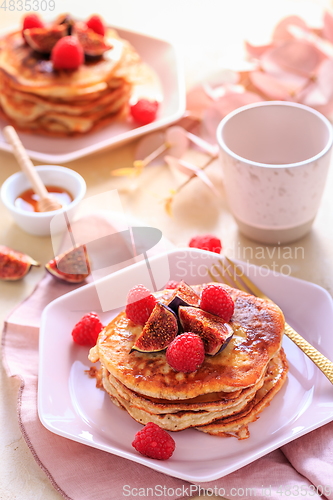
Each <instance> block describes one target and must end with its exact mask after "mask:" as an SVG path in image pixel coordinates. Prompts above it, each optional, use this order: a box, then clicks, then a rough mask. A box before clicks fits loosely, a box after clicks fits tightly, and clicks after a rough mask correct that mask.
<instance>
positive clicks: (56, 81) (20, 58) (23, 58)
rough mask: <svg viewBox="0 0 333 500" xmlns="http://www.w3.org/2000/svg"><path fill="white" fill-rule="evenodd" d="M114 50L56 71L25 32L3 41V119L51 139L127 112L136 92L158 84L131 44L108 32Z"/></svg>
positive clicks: (99, 124)
mask: <svg viewBox="0 0 333 500" xmlns="http://www.w3.org/2000/svg"><path fill="white" fill-rule="evenodd" d="M105 41H106V42H107V43H108V45H110V46H112V49H110V50H108V51H106V52H105V53H104V54H103V55H102V56H100V57H95V58H91V57H90V58H86V60H85V62H84V64H82V65H81V66H80V67H79V68H78V69H76V70H54V68H53V64H52V61H51V60H50V59H49V57H48V56H45V55H43V54H39V53H37V52H35V51H34V50H32V49H31V48H30V47H29V46H28V45H27V44H25V43H24V40H23V38H22V34H21V31H18V32H15V33H10V34H9V35H7V36H6V37H4V38H2V39H1V40H0V116H1V117H2V118H3V119H5V120H6V121H7V122H9V123H10V124H12V125H14V126H15V127H16V128H18V129H20V130H22V131H25V132H34V133H37V134H44V135H50V136H60V137H61V136H75V135H80V134H83V133H87V132H93V131H95V130H98V129H99V128H101V127H104V126H106V125H107V124H109V123H111V122H113V121H115V120H123V119H124V118H126V116H127V114H128V106H129V104H128V103H129V100H130V98H131V95H132V92H133V89H134V88H135V87H136V86H140V85H142V84H144V83H147V82H150V83H151V82H152V81H156V82H157V81H158V78H157V76H156V74H155V72H154V71H153V70H152V68H150V67H149V66H148V65H146V64H144V63H143V62H142V61H141V59H140V56H139V55H138V53H137V52H136V51H135V49H134V48H133V47H132V46H131V44H130V43H129V42H128V41H126V40H124V39H122V38H120V37H119V35H118V34H117V32H116V31H115V30H113V29H110V28H108V29H107V32H106V35H105Z"/></svg>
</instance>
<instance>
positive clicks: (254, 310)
mask: <svg viewBox="0 0 333 500" xmlns="http://www.w3.org/2000/svg"><path fill="white" fill-rule="evenodd" d="M193 288H194V289H196V291H197V292H198V293H200V290H201V288H202V286H200V285H199V286H197V287H193ZM226 288H227V289H228V291H229V292H230V294H231V295H232V297H233V299H234V301H235V311H234V315H233V317H232V321H231V322H230V325H231V326H232V328H233V329H234V335H233V338H232V339H231V341H230V342H229V344H228V346H227V347H226V348H225V349H224V350H223V351H222V352H221V353H219V354H217V355H215V356H205V360H204V362H203V364H202V365H201V366H200V368H199V369H198V370H197V371H195V372H194V373H189V374H185V373H182V372H176V371H174V370H173V368H171V367H170V366H169V364H168V363H167V361H166V356H165V352H164V351H161V352H154V353H141V352H137V351H135V352H131V349H132V347H133V345H134V343H135V342H136V340H137V338H138V337H139V335H140V334H141V332H142V327H141V326H138V325H134V324H133V323H132V322H131V321H130V320H129V319H128V318H127V317H126V314H125V312H122V313H120V314H119V315H118V316H117V317H116V318H115V319H114V320H113V321H111V323H110V324H109V325H108V326H107V327H106V328H105V329H104V330H103V331H102V332H101V334H100V335H99V338H98V340H97V344H96V346H95V347H94V348H92V349H91V350H90V355H89V359H90V360H91V361H93V362H96V361H98V360H100V361H101V363H102V365H103V366H104V367H105V368H106V369H107V370H108V371H109V372H110V373H111V374H112V375H113V376H114V377H115V378H116V379H117V380H119V381H120V382H121V383H122V384H123V385H124V386H126V387H127V388H129V389H130V390H132V391H135V392H137V393H139V394H141V395H144V396H149V397H153V398H158V399H168V400H179V399H192V398H195V397H198V396H201V395H203V394H210V393H217V392H221V391H223V392H233V391H239V390H243V389H246V388H247V387H250V386H253V385H255V384H256V383H257V382H258V380H260V378H261V377H262V376H263V374H264V373H265V371H266V367H267V365H268V363H269V361H270V360H271V359H272V358H273V356H275V354H276V353H277V352H278V351H279V350H280V347H281V342H282V336H283V331H284V317H283V314H282V312H281V310H280V309H279V307H278V306H276V305H275V304H273V303H272V302H270V301H266V300H262V299H259V298H257V297H254V296H253V295H249V294H247V293H245V292H242V291H240V290H236V289H233V288H230V287H226Z"/></svg>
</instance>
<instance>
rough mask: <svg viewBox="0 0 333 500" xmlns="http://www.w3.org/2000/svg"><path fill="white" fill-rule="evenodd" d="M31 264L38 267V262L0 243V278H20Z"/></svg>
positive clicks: (8, 279) (11, 279) (10, 279)
mask: <svg viewBox="0 0 333 500" xmlns="http://www.w3.org/2000/svg"><path fill="white" fill-rule="evenodd" d="M32 266H35V267H39V266H40V264H39V263H38V262H36V261H35V260H34V259H32V258H31V257H30V256H29V255H26V254H25V253H22V252H17V251H16V250H13V249H12V248H9V247H6V246H4V245H0V280H4V281H18V280H21V279H22V278H24V276H25V275H26V274H28V272H29V271H30V269H31V267H32Z"/></svg>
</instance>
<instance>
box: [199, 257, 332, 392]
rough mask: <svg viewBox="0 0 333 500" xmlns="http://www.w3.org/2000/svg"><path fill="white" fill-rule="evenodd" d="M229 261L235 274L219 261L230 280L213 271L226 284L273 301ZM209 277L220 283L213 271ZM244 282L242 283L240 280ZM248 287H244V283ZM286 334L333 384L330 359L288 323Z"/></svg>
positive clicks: (219, 272) (215, 266) (222, 274)
mask: <svg viewBox="0 0 333 500" xmlns="http://www.w3.org/2000/svg"><path fill="white" fill-rule="evenodd" d="M225 259H226V260H227V261H228V263H229V265H230V267H231V268H232V270H233V273H232V272H231V271H230V269H229V267H227V266H226V265H225V264H224V263H223V262H222V260H221V259H219V264H220V266H221V267H222V269H223V271H224V272H226V273H227V275H228V278H226V277H225V275H224V273H222V272H221V270H220V269H219V267H218V266H217V265H216V264H214V265H213V267H212V269H215V270H216V272H217V274H218V275H219V277H220V278H221V279H222V281H223V282H224V283H226V284H227V285H230V286H232V287H234V288H238V289H239V290H242V291H243V292H248V291H250V292H251V293H252V295H256V296H257V297H260V298H261V299H266V300H271V299H270V298H269V297H267V295H265V294H264V293H263V292H262V291H261V290H260V289H259V288H258V287H257V286H256V285H255V284H254V283H253V282H252V281H251V280H250V279H249V277H248V276H246V274H244V273H243V271H242V270H241V269H240V268H239V267H238V266H236V264H234V262H232V261H231V260H230V259H229V258H228V257H225ZM208 273H209V276H210V277H211V278H212V280H213V281H216V282H218V281H219V280H217V279H216V276H214V275H213V273H212V271H211V270H209V269H208ZM239 278H240V279H241V280H242V281H240V279H239ZM242 282H243V283H244V284H245V285H246V287H247V288H248V290H247V289H246V287H245V286H244V285H243V283H242ZM284 333H285V334H286V335H287V337H288V338H290V340H292V341H293V342H294V343H295V344H296V345H297V346H298V347H299V348H300V349H301V350H302V351H303V352H304V354H306V355H307V356H308V357H309V358H310V359H311V361H313V362H314V364H315V365H317V366H318V368H319V370H321V371H322V372H323V374H324V375H325V376H326V377H327V378H328V380H329V381H330V382H331V384H333V363H332V361H330V360H329V359H327V358H326V357H325V356H324V355H323V354H321V353H320V352H319V351H317V349H315V348H314V347H313V346H312V345H311V344H309V342H307V341H306V340H305V339H304V338H303V337H302V336H301V335H300V334H299V333H297V332H295V330H294V329H293V328H291V326H290V325H288V324H287V323H286V324H285V330H284Z"/></svg>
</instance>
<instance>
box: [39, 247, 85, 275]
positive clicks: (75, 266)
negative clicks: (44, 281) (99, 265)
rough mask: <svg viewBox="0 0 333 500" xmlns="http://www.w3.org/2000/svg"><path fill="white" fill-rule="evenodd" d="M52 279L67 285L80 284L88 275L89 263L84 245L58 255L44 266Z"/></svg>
mask: <svg viewBox="0 0 333 500" xmlns="http://www.w3.org/2000/svg"><path fill="white" fill-rule="evenodd" d="M45 268H46V270H47V271H48V272H49V273H50V274H51V275H52V276H53V277H54V278H57V279H59V280H61V281H66V282H67V283H82V281H84V280H85V279H86V278H87V277H88V276H89V274H90V262H89V257H88V254H87V249H86V247H85V245H78V246H76V247H74V248H72V249H70V250H68V251H67V252H64V253H63V254H60V255H58V256H57V257H55V258H54V259H52V260H50V262H48V263H47V264H46V265H45Z"/></svg>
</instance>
